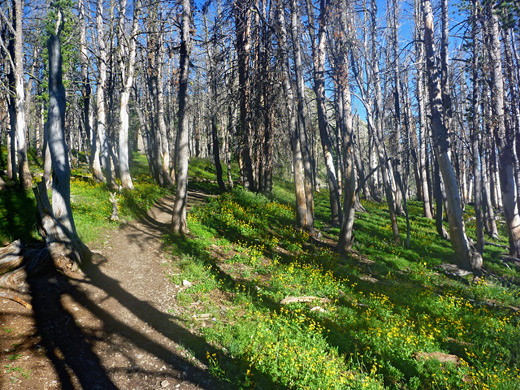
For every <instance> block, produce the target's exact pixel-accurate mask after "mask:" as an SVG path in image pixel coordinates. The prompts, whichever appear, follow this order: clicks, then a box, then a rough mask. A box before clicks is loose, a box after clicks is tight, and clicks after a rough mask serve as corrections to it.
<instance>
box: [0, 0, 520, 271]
mask: <svg viewBox="0 0 520 390" xmlns="http://www.w3.org/2000/svg"><path fill="white" fill-rule="evenodd" d="M451 7H452V9H450V8H449V4H448V1H447V0H438V1H437V0H434V4H432V2H431V1H430V0H415V1H414V2H413V4H408V3H406V4H405V3H401V2H398V1H397V0H388V1H386V2H385V3H384V4H383V3H382V2H380V1H376V0H353V1H345V0H207V1H200V2H195V4H192V2H191V1H190V0H182V1H169V0H161V1H151V0H134V1H130V2H128V1H127V0H123V1H119V2H116V1H106V0H95V1H94V0H76V1H74V0H59V1H54V2H51V3H49V2H48V1H45V0H27V1H26V3H25V6H24V5H23V1H22V0H11V1H3V2H0V11H1V14H0V16H1V18H0V20H1V22H0V23H1V24H0V43H1V47H0V50H1V51H2V54H3V57H2V58H3V60H2V62H1V63H0V73H1V74H2V78H1V79H2V80H8V81H6V82H2V85H1V87H2V90H1V91H0V114H1V115H0V126H1V127H0V129H1V131H2V137H0V139H2V142H4V140H5V142H6V143H7V147H8V151H9V158H8V161H7V177H8V179H11V180H19V181H20V183H21V184H22V185H24V186H26V187H28V186H30V185H31V178H30V172H29V170H28V166H27V153H26V150H27V140H28V141H29V142H30V143H32V146H34V147H35V148H36V150H37V151H41V152H42V153H46V150H47V149H48V147H47V146H48V145H49V143H50V142H52V139H51V138H49V137H48V136H47V134H48V133H49V132H48V130H47V127H46V126H45V123H47V122H46V121H47V119H48V118H47V117H46V114H45V113H46V107H47V106H48V104H49V96H48V94H47V93H46V92H45V91H46V87H47V85H46V82H45V81H44V80H46V78H47V73H46V72H47V71H46V62H47V61H48V52H47V51H46V49H45V48H44V47H43V45H42V37H44V38H45V39H46V37H47V36H48V35H49V34H50V31H51V30H50V29H52V26H53V25H55V24H56V21H55V19H56V17H57V15H62V16H63V18H64V20H63V26H64V27H63V30H62V33H61V34H60V37H61V41H62V48H63V52H64V60H63V63H64V64H63V66H64V78H65V80H66V81H65V83H64V84H65V86H66V88H67V94H68V106H67V112H66V117H65V122H66V126H65V128H66V136H67V140H68V145H69V148H70V150H69V154H70V157H73V156H74V154H75V153H76V155H77V153H78V152H84V155H85V156H86V158H87V159H88V161H89V163H90V166H91V169H92V174H93V176H94V177H95V178H96V179H97V180H101V181H106V182H107V183H108V185H110V186H111V187H114V186H116V181H115V180H116V178H118V179H119V180H120V183H121V186H122V187H123V188H127V189H132V187H133V185H132V178H131V176H130V173H129V151H130V150H133V149H136V148H138V147H141V148H142V150H143V151H145V153H146V155H147V157H148V161H149V165H150V173H151V174H152V176H153V177H154V179H155V180H156V181H157V182H158V183H159V184H161V185H165V186H170V185H174V184H175V185H176V186H177V199H176V202H175V206H174V212H173V222H174V223H173V228H174V231H176V232H178V233H183V232H185V231H186V217H185V213H186V210H185V206H186V193H187V167H188V159H189V155H190V154H191V155H197V156H202V157H209V156H211V157H212V158H214V161H215V165H216V170H217V179H218V184H219V187H220V188H221V189H222V190H225V189H226V187H228V188H229V187H232V186H233V180H232V177H231V173H230V172H231V171H230V163H231V161H232V160H233V159H235V160H237V161H238V162H239V166H240V172H241V182H242V184H243V186H244V188H246V189H248V190H251V191H259V192H269V191H271V189H272V177H273V174H276V172H278V173H283V172H285V173H288V172H290V173H291V174H292V175H293V180H294V183H295V192H296V210H297V220H296V223H297V225H298V226H299V227H300V228H302V229H306V230H308V231H309V232H311V233H312V232H313V230H314V201H313V193H314V191H315V190H317V189H318V188H319V187H320V185H321V180H320V179H324V181H325V183H326V185H327V186H328V189H329V192H330V204H331V220H332V223H335V224H338V225H339V226H340V227H341V233H340V240H339V244H338V250H339V251H341V252H347V251H349V250H350V248H351V246H352V243H353V239H354V235H353V230H352V229H353V222H354V216H355V211H356V210H360V209H361V208H362V206H361V204H360V203H359V199H358V198H359V196H363V197H365V198H366V199H374V200H377V201H386V203H387V205H388V210H389V220H390V223H391V226H392V230H393V235H394V239H395V241H397V242H400V241H401V234H400V232H399V226H398V224H397V216H399V215H403V216H406V218H407V199H410V198H411V197H415V198H417V199H419V200H421V201H422V202H423V205H424V215H425V216H426V217H428V218H432V219H436V221H437V227H438V232H439V234H440V235H442V236H443V237H445V238H447V239H450V240H451V243H452V245H453V248H454V250H455V252H456V255H457V262H458V265H459V266H461V267H463V268H466V269H470V270H475V271H478V269H479V268H480V267H481V264H482V257H481V254H482V251H483V248H484V235H485V234H488V235H489V236H490V237H496V236H497V234H498V233H497V228H496V222H495V221H496V218H497V217H496V215H495V212H496V211H497V210H499V211H503V215H504V220H505V223H506V226H507V230H508V233H509V242H510V254H511V256H514V257H520V213H519V206H520V198H519V196H518V194H519V190H520V161H519V155H520V99H519V94H520V57H519V53H518V50H517V47H518V45H519V43H520V38H519V27H520V25H519V23H520V22H519V19H520V8H519V6H518V4H517V3H516V2H514V1H499V2H496V1H494V0H464V1H461V2H460V3H459V4H457V5H456V6H454V5H452V6H451ZM453 7H456V9H453ZM58 10H59V12H58ZM454 11H456V12H454ZM454 17H455V23H454V22H453V18H454ZM450 20H451V24H452V25H451V26H450ZM4 75H5V76H6V77H3V76H4ZM4 135H5V136H4ZM42 139H43V142H42ZM171 156H173V157H171ZM48 160H49V159H47V158H46V159H45V161H48ZM221 161H224V162H225V164H226V165H227V177H226V178H224V170H223V167H222V165H221ZM289 168H290V169H289ZM45 177H46V178H48V177H50V166H48V165H46V176H45ZM469 202H473V203H474V205H475V217H476V226H477V234H476V236H477V242H476V243H475V244H474V243H472V242H471V240H469V239H468V238H467V236H466V233H465V227H464V222H463V216H462V212H463V209H464V207H465V205H466V204H467V203H469ZM443 218H447V220H448V222H449V231H446V230H445V229H444V226H443ZM409 230H410V228H409V224H408V227H407V235H406V237H407V238H406V242H405V245H409V241H410V231H409Z"/></svg>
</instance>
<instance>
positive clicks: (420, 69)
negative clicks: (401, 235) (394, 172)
mask: <svg viewBox="0 0 520 390" xmlns="http://www.w3.org/2000/svg"><path fill="white" fill-rule="evenodd" d="M418 2H419V0H416V4H415V24H416V26H415V55H416V58H417V59H418V65H417V74H416V94H417V96H416V97H417V106H418V111H419V143H420V150H419V161H420V162H419V170H420V179H421V186H422V191H421V193H422V197H423V212H424V216H425V217H426V218H429V219H433V213H432V208H433V207H432V203H431V200H430V188H429V186H428V172H427V165H426V153H427V148H426V146H427V122H426V102H427V97H426V94H425V88H424V75H425V71H424V65H423V64H422V59H423V58H424V46H423V43H422V39H423V37H422V34H421V31H422V28H421V27H422V22H421V18H420V16H419V4H418Z"/></svg>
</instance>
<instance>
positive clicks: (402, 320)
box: [0, 156, 520, 389]
mask: <svg viewBox="0 0 520 390" xmlns="http://www.w3.org/2000/svg"><path fill="white" fill-rule="evenodd" d="M134 157H135V159H134V164H133V167H132V169H133V177H134V178H135V180H134V185H135V187H136V189H135V190H134V191H131V192H130V191H128V192H127V191H123V192H121V193H120V194H117V195H116V197H117V198H118V200H119V212H120V221H119V222H110V220H109V217H110V214H111V207H112V206H111V204H110V201H109V190H108V189H107V187H106V186H105V185H104V184H96V183H94V182H93V181H91V180H90V179H88V178H86V174H85V173H84V172H83V171H82V168H81V167H76V168H75V170H74V172H73V179H72V182H71V186H72V204H73V211H74V217H75V221H76V225H77V228H78V232H79V235H80V237H81V238H82V239H83V240H85V242H87V243H93V242H95V241H96V240H99V239H100V237H101V232H102V231H103V229H113V228H116V227H117V226H118V224H119V223H124V220H125V219H130V218H137V217H139V216H142V215H143V214H144V213H145V212H146V210H147V209H148V208H149V207H151V205H152V204H153V203H154V202H155V201H156V200H157V199H158V198H159V197H161V196H163V195H165V194H166V190H164V189H160V188H159V187H158V186H156V185H154V184H153V183H152V181H151V180H150V179H149V177H148V172H147V170H146V168H145V167H146V162H145V161H144V159H143V158H142V156H134ZM212 167H213V165H212V164H208V163H207V161H204V160H192V164H191V167H190V171H191V173H192V174H193V175H195V176H196V177H197V178H199V180H198V181H194V180H192V181H191V182H190V188H191V189H192V190H197V191H203V192H206V193H210V194H216V193H218V186H216V184H215V183H214V182H213V181H211V180H212V179H213V178H214V174H213V172H212V171H211V169H212ZM201 179H204V180H201ZM293 193H294V191H293V189H292V187H291V184H290V183H286V182H277V183H275V188H274V191H273V193H272V194H271V195H270V196H264V195H260V194H254V193H251V192H246V191H244V190H242V189H241V188H236V189H234V190H232V191H230V192H228V193H223V194H220V195H218V196H214V197H210V198H209V200H208V202H207V203H205V204H200V205H198V206H195V207H193V208H192V209H191V211H190V213H189V215H188V227H189V230H190V233H189V234H188V235H187V236H185V237H182V238H178V237H174V236H172V235H168V234H166V235H164V237H163V240H164V248H165V250H166V251H168V252H169V253H170V254H171V256H170V258H169V260H168V263H167V265H168V267H167V269H168V270H169V271H168V276H169V278H170V279H171V282H172V283H174V284H175V285H177V287H178V289H177V291H178V292H177V295H176V301H177V303H178V305H180V306H181V307H182V310H180V313H181V314H180V318H178V319H176V321H178V323H179V325H181V326H183V327H186V328H188V329H190V330H191V331H192V332H195V333H197V334H199V335H201V336H203V338H202V339H203V340H204V341H205V342H209V343H210V344H211V345H213V346H214V349H212V350H211V351H207V352H206V355H205V359H204V358H203V359H201V360H203V363H204V364H206V365H207V366H208V367H209V369H210V371H211V372H212V374H213V375H215V376H217V377H218V378H220V379H221V380H222V381H224V382H228V383H230V384H232V385H233V387H235V388H244V389H246V388H259V389H275V388H289V389H349V388H352V389H378V388H388V389H459V388H467V389H487V388H489V389H518V388H520V366H519V364H518V358H519V353H520V332H519V327H518V324H519V314H518V313H519V312H520V302H519V292H520V289H519V287H518V281H519V275H518V272H517V271H516V270H515V269H512V268H509V267H508V266H506V265H505V264H504V263H503V262H502V261H501V260H500V255H501V254H502V253H503V252H504V251H505V250H506V249H505V248H502V247H500V246H499V245H506V244H507V241H506V236H505V235H504V232H501V233H502V235H501V240H500V241H497V242H495V243H494V244H495V245H498V246H491V245H487V246H486V249H485V253H484V268H485V272H484V275H483V276H482V277H480V278H475V279H474V278H473V276H454V275H451V274H447V273H446V272H445V271H444V270H443V268H442V267H440V266H441V264H443V263H451V262H452V261H453V258H452V256H453V251H452V249H451V246H450V243H449V242H448V241H445V240H443V239H441V238H439V236H438V234H437V232H436V228H435V222H434V221H433V220H428V219H426V218H424V217H422V212H421V210H422V208H421V205H420V203H419V202H414V201H411V202H410V203H409V211H410V223H411V247H410V248H409V249H405V248H404V247H403V246H401V245H396V244H395V243H394V242H393V240H392V229H391V226H390V223H389V219H388V211H387V210H386V206H385V205H383V204H377V203H372V202H365V201H363V202H362V203H363V206H364V207H365V208H366V210H367V212H366V213H357V214H356V222H355V226H354V230H355V237H356V240H355V247H354V251H353V252H352V254H350V255H349V256H347V257H340V256H339V255H338V254H337V253H336V252H335V251H334V245H335V241H336V239H337V234H338V232H339V229H338V228H337V227H333V226H330V225H329V223H328V219H329V210H328V204H329V202H328V194H327V193H326V192H325V191H323V192H320V193H317V194H316V198H315V201H316V216H317V221H316V226H317V231H318V232H319V234H318V235H317V237H316V238H312V237H310V236H309V234H308V233H305V232H302V231H300V230H298V229H295V227H294V221H295V210H294V198H293V195H292V194H293ZM0 207H1V210H2V218H1V219H0V239H1V240H2V241H4V242H8V241H10V240H13V239H16V238H23V239H28V238H30V237H32V238H36V237H37V232H36V222H35V218H34V214H35V212H36V211H35V210H34V208H35V206H34V200H33V196H32V194H31V193H29V192H27V193H25V192H20V191H19V190H14V189H13V188H12V187H8V188H6V189H4V190H3V192H2V194H1V196H0ZM13 210H15V211H13ZM22 210H23V212H22ZM18 211H20V212H18ZM465 218H466V226H467V230H468V233H469V234H470V235H471V233H472V229H474V226H472V224H473V223H474V219H473V215H472V209H471V207H470V206H467V207H466V215H465ZM399 224H400V227H401V228H402V231H403V232H404V231H405V226H406V223H405V221H404V219H399ZM22 233H23V234H22ZM403 239H404V237H403ZM291 298H293V299H291ZM291 301H292V302H291ZM191 347H193V346H191ZM197 356H199V357H200V353H199V354H198V355H197Z"/></svg>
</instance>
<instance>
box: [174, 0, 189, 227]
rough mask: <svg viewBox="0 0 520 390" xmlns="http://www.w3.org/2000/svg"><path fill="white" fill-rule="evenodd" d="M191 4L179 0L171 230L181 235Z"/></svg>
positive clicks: (185, 192) (185, 196)
mask: <svg viewBox="0 0 520 390" xmlns="http://www.w3.org/2000/svg"><path fill="white" fill-rule="evenodd" d="M190 20H191V4H190V0H182V25H181V47H180V59H179V63H180V79H179V131H178V133H177V143H176V149H177V151H176V153H175V154H176V157H177V167H178V171H177V193H176V195H175V203H174V205H173V214H172V232H173V234H177V235H182V234H186V233H187V232H188V226H187V224H186V202H187V199H188V161H189V148H188V141H189V139H188V138H189V117H188V109H189V97H188V82H189V72H190V52H191V35H190Z"/></svg>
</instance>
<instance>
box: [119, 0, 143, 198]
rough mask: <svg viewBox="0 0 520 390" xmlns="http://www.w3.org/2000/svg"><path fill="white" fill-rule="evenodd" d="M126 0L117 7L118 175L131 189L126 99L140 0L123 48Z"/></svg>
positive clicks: (135, 6)
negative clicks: (118, 85) (127, 45)
mask: <svg viewBox="0 0 520 390" xmlns="http://www.w3.org/2000/svg"><path fill="white" fill-rule="evenodd" d="M126 4H127V0H123V1H122V2H121V4H120V8H119V42H118V44H119V67H120V70H121V81H122V83H123V87H122V89H121V100H120V105H119V177H120V178H121V186H122V187H123V188H126V189H130V190H133V189H134V185H133V183H132V177H131V176H130V165H129V164H130V161H129V160H130V158H129V153H128V128H129V118H128V101H129V98H130V91H131V88H132V84H133V82H134V72H135V58H136V54H137V30H138V28H139V16H140V13H141V1H140V0H136V1H135V2H134V4H133V9H134V13H133V19H132V30H131V32H130V37H128V40H129V42H130V43H129V47H128V48H127V50H125V47H124V44H123V41H125V40H126V39H125V32H124V20H125V13H126Z"/></svg>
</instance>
